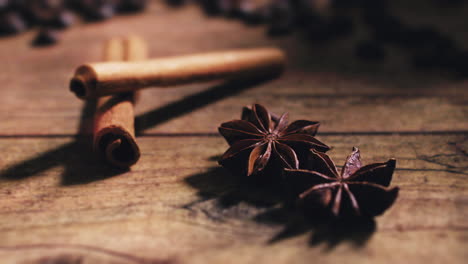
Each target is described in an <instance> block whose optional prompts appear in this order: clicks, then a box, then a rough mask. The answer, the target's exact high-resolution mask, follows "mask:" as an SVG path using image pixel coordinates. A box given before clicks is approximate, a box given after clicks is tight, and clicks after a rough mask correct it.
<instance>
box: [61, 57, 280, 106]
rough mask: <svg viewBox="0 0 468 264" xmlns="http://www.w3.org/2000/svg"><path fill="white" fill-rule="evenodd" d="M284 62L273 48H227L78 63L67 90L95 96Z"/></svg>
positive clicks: (249, 72)
mask: <svg viewBox="0 0 468 264" xmlns="http://www.w3.org/2000/svg"><path fill="white" fill-rule="evenodd" d="M284 63H285V55H284V53H283V52H282V51H281V50H279V49H277V48H259V49H248V50H231V51H223V52H212V53H205V54H197V55H185V56H177V57H169V58H160V59H155V60H147V61H141V62H103V63H92V64H86V65H82V66H80V67H78V69H77V70H76V72H75V75H74V77H73V78H72V79H71V81H70V90H71V91H72V92H74V93H75V94H76V95H77V96H78V97H79V98H82V99H86V98H95V97H100V96H105V95H110V94H116V93H122V92H130V91H135V90H138V89H141V88H146V87H150V86H170V85H179V84H187V83H192V82H198V81H208V80H216V79H224V78H229V79H234V78H249V77H260V76H265V75H268V76H269V75H271V76H273V75H276V74H279V73H281V71H282V70H283V67H284Z"/></svg>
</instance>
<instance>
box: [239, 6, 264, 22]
mask: <svg viewBox="0 0 468 264" xmlns="http://www.w3.org/2000/svg"><path fill="white" fill-rule="evenodd" d="M239 12H240V16H241V18H242V20H243V21H244V22H245V23H246V24H247V25H259V24H262V23H266V22H267V21H269V20H270V17H271V12H270V8H269V7H268V6H257V5H256V3H255V1H253V0H244V1H241V3H240V5H239Z"/></svg>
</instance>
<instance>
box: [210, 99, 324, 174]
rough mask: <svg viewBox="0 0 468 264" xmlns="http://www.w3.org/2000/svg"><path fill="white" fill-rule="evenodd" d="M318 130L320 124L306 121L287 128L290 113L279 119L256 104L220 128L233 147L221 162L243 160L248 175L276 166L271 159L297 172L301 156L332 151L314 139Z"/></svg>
mask: <svg viewBox="0 0 468 264" xmlns="http://www.w3.org/2000/svg"><path fill="white" fill-rule="evenodd" d="M272 116H273V118H272ZM318 127H319V122H314V121H307V120H297V121H294V122H292V123H291V124H289V125H288V114H287V113H285V114H283V115H281V117H276V116H275V115H272V114H271V113H270V112H268V110H267V109H266V108H265V107H263V106H261V105H259V104H254V105H253V106H252V108H251V109H249V108H244V109H243V113H242V120H233V121H229V122H226V123H223V124H221V126H220V127H219V133H221V135H223V136H224V138H225V139H226V141H227V142H228V144H229V145H230V148H229V149H228V150H227V151H226V152H225V153H224V154H223V156H222V157H221V159H220V161H219V163H220V164H221V165H223V166H224V165H225V164H226V163H228V161H229V160H232V159H235V158H236V157H237V158H239V157H241V158H240V159H238V160H239V161H238V162H241V164H240V165H241V166H242V167H243V166H245V165H247V176H250V175H252V174H256V173H258V172H261V171H262V170H264V169H265V167H267V165H268V164H270V163H273V162H269V161H271V160H272V158H274V159H275V163H278V164H279V165H280V167H281V168H290V169H297V168H299V160H301V158H302V157H300V156H304V157H306V154H305V153H307V151H305V150H308V149H311V148H312V149H316V150H319V151H327V150H328V149H329V147H328V146H327V145H325V144H324V143H322V142H320V141H319V140H317V139H316V138H315V137H314V136H315V134H316V133H317V130H318ZM302 153H304V154H302ZM246 154H248V157H247V155H246ZM244 157H245V158H244ZM276 161H277V162H276ZM237 166H239V164H237Z"/></svg>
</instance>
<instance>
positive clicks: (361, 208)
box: [284, 148, 399, 217]
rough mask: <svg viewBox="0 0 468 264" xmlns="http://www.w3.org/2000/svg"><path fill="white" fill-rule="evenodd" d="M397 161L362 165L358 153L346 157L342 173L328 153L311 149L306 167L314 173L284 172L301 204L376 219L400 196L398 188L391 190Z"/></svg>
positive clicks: (338, 213)
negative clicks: (297, 194)
mask: <svg viewBox="0 0 468 264" xmlns="http://www.w3.org/2000/svg"><path fill="white" fill-rule="evenodd" d="M395 164H396V161H395V160H394V159H390V160H389V161H387V162H385V163H374V164H369V165H366V166H362V165H361V159H360V154H359V150H358V149H357V148H353V152H352V153H351V155H350V156H349V157H348V158H347V160H346V163H345V164H344V166H343V168H342V170H341V173H338V170H337V169H336V166H335V164H334V163H333V161H332V160H331V159H330V157H329V156H328V155H327V154H325V153H320V152H317V151H314V150H312V151H311V152H310V156H309V161H308V163H307V164H306V166H307V167H310V168H312V170H298V169H285V172H284V173H285V176H286V177H287V178H288V180H289V181H290V182H291V186H292V187H293V188H292V189H293V191H294V192H295V193H300V194H299V202H300V204H301V205H302V206H303V207H305V208H307V209H312V211H313V210H317V211H323V209H324V210H326V211H329V212H331V213H332V214H333V215H335V216H366V217H374V216H377V215H380V214H382V213H383V212H384V211H385V210H387V209H388V208H389V207H390V206H391V205H392V204H393V202H394V201H395V199H396V198H397V196H398V190H399V189H398V187H393V188H390V187H389V185H390V181H391V180H392V174H393V170H394V169H395Z"/></svg>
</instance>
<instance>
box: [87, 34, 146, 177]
mask: <svg viewBox="0 0 468 264" xmlns="http://www.w3.org/2000/svg"><path fill="white" fill-rule="evenodd" d="M104 51H105V53H104V59H105V60H106V61H117V60H126V61H134V60H142V59H144V58H146V57H147V47H146V45H145V43H144V42H143V41H142V40H141V39H140V38H137V37H129V38H127V39H125V40H122V39H112V40H110V41H109V42H108V43H107V44H106V47H105V50H104ZM135 97H136V95H135V93H125V94H118V95H115V96H106V97H101V98H99V100H98V104H97V110H96V116H95V124H94V140H93V145H94V150H95V151H96V152H97V153H98V154H99V155H100V156H102V157H104V158H105V159H106V160H107V161H108V162H109V163H111V164H112V165H114V166H117V167H122V168H127V167H130V166H132V165H133V164H135V163H136V162H137V161H138V159H139V158H140V149H139V147H138V145H137V143H136V141H135V128H134V119H135V117H134V110H133V106H134V103H135Z"/></svg>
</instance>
